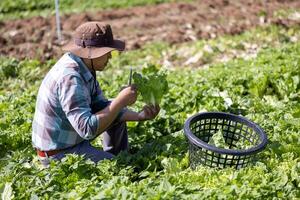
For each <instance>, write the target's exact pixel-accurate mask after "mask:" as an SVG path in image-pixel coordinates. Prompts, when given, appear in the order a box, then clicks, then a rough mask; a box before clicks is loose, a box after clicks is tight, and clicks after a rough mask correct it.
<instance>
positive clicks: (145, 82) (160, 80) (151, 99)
mask: <svg viewBox="0 0 300 200" xmlns="http://www.w3.org/2000/svg"><path fill="white" fill-rule="evenodd" d="M132 77H133V81H134V84H136V86H137V88H138V91H139V92H140V94H141V95H142V98H143V101H144V102H145V103H146V104H148V105H150V104H152V105H158V104H159V103H160V102H161V99H162V97H163V95H164V94H166V93H167V92H168V90H169V88H168V82H167V79H166V78H167V75H166V74H165V73H164V72H162V71H160V70H158V69H157V68H156V67H155V66H154V65H151V66H149V67H147V68H144V69H143V70H142V73H137V72H134V73H133V76H132Z"/></svg>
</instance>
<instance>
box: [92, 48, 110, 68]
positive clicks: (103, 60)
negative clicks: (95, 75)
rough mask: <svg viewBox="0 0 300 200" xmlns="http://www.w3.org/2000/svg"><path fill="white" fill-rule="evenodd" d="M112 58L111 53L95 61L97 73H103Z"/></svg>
mask: <svg viewBox="0 0 300 200" xmlns="http://www.w3.org/2000/svg"><path fill="white" fill-rule="evenodd" d="M110 58H111V53H110V52H109V53H107V54H105V55H103V56H101V57H99V58H95V59H93V65H94V69H95V70H96V71H103V70H104V68H105V66H106V65H107V63H108V61H109V59H110Z"/></svg>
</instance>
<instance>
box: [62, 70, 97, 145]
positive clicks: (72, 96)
mask: <svg viewBox="0 0 300 200" xmlns="http://www.w3.org/2000/svg"><path fill="white" fill-rule="evenodd" d="M58 85H59V89H58V96H59V101H60V103H61V106H62V110H63V111H64V113H65V114H66V117H67V119H68V120H69V122H70V123H71V125H72V126H73V128H74V129H75V130H76V132H77V133H78V134H79V135H80V137H82V138H83V139H86V140H89V139H92V138H94V137H95V136H97V129H98V126H99V118H98V117H97V116H96V115H94V114H92V110H91V107H90V105H89V102H88V100H87V99H88V98H87V95H89V91H87V88H86V87H85V86H84V80H83V79H82V78H81V77H80V76H79V75H78V74H69V75H66V76H64V77H63V78H62V80H60V81H59V84H58Z"/></svg>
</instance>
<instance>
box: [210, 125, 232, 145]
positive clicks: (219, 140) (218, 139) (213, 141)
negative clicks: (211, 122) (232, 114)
mask: <svg viewBox="0 0 300 200" xmlns="http://www.w3.org/2000/svg"><path fill="white" fill-rule="evenodd" d="M208 144H210V145H214V146H216V147H217V148H221V149H229V146H228V144H227V143H226V142H225V140H224V137H223V132H222V129H219V130H218V132H216V133H215V134H213V136H212V137H211V138H210V139H209V142H208Z"/></svg>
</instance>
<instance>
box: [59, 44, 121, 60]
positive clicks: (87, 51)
mask: <svg viewBox="0 0 300 200" xmlns="http://www.w3.org/2000/svg"><path fill="white" fill-rule="evenodd" d="M124 49H125V42H124V41H122V40H114V41H113V43H112V45H109V46H106V47H86V48H83V47H81V46H78V45H76V44H75V43H74V41H70V42H69V43H68V44H66V45H65V46H63V47H62V50H63V51H67V52H71V53H73V54H75V55H76V56H79V57H81V58H89V59H94V58H98V57H101V56H103V55H105V54H107V53H109V52H111V51H113V50H118V51H124Z"/></svg>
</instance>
